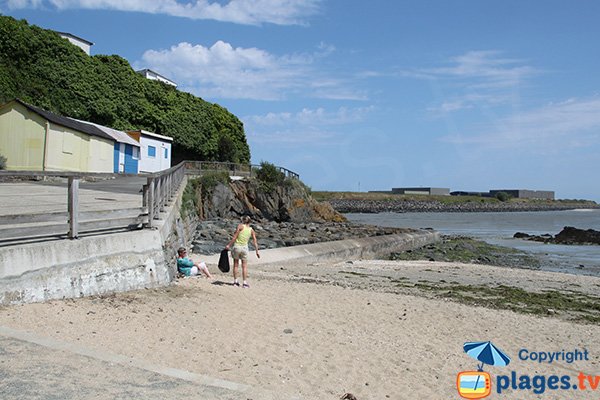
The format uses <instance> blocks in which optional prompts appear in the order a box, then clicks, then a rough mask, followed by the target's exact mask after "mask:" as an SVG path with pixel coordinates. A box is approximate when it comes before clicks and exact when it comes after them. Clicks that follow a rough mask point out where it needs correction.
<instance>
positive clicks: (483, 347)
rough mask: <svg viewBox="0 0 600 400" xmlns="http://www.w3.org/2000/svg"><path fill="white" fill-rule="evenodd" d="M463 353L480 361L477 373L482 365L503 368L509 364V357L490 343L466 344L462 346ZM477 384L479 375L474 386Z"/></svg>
mask: <svg viewBox="0 0 600 400" xmlns="http://www.w3.org/2000/svg"><path fill="white" fill-rule="evenodd" d="M463 349H464V350H465V353H467V354H468V355H470V356H471V357H473V358H474V359H476V360H477V361H481V365H478V366H477V371H483V364H488V365H496V366H501V367H504V366H506V365H508V364H509V363H510V357H508V356H507V355H506V354H504V353H503V352H502V350H500V349H499V348H497V347H496V346H494V345H493V344H492V342H489V341H488V342H467V343H465V344H464V345H463ZM478 383H479V375H478V376H477V380H476V381H475V386H474V387H477V384H478Z"/></svg>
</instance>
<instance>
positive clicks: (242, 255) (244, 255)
mask: <svg viewBox="0 0 600 400" xmlns="http://www.w3.org/2000/svg"><path fill="white" fill-rule="evenodd" d="M231 256H232V257H233V259H234V260H247V259H248V246H233V248H232V249H231Z"/></svg>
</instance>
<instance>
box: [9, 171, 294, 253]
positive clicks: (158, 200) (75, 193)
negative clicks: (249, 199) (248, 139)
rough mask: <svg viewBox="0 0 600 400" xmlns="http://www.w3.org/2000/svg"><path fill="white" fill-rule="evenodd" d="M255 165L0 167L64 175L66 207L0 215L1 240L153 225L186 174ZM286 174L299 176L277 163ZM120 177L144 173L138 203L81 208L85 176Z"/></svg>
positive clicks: (23, 175)
mask: <svg viewBox="0 0 600 400" xmlns="http://www.w3.org/2000/svg"><path fill="white" fill-rule="evenodd" d="M257 168H259V166H258V165H252V164H235V163H226V162H210V161H182V162H181V163H179V164H178V165H176V166H174V167H172V168H169V169H167V170H165V171H161V172H157V173H153V174H145V175H141V174H139V175H137V174H108V173H80V172H38V171H0V178H2V177H4V178H17V179H21V180H27V179H37V178H48V177H50V178H67V179H68V189H67V211H66V212H45V213H28V214H20V215H0V244H2V243H3V242H5V243H6V242H10V243H12V242H18V241H19V240H24V239H35V238H40V239H43V238H45V237H57V238H60V237H66V238H69V239H75V238H77V237H79V236H80V235H82V234H89V233H102V232H114V231H115V230H132V229H141V228H152V227H153V226H154V221H156V220H158V219H160V213H161V212H163V211H165V207H167V206H168V205H170V202H171V201H172V199H173V198H174V197H175V195H176V193H177V191H178V190H179V188H180V186H181V182H182V181H183V179H184V177H185V175H186V174H187V175H202V174H204V173H206V172H209V171H227V172H228V173H229V175H230V176H253V174H254V173H255V171H256V169H257ZM277 168H278V169H279V171H281V172H282V173H284V174H285V176H286V177H289V178H292V179H299V175H298V174H296V173H295V172H293V171H290V170H288V169H286V168H282V167H277ZM119 177H145V178H146V184H145V185H143V187H142V188H141V192H142V196H141V207H134V208H125V209H118V210H98V211H82V210H80V208H81V207H80V196H79V183H80V182H81V180H83V179H86V178H92V179H112V178H119Z"/></svg>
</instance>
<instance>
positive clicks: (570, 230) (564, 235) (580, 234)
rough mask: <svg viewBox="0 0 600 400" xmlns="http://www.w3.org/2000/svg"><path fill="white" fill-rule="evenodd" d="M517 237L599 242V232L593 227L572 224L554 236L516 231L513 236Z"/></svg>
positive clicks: (558, 242)
mask: <svg viewBox="0 0 600 400" xmlns="http://www.w3.org/2000/svg"><path fill="white" fill-rule="evenodd" d="M513 237H514V238H517V239H525V240H532V241H535V242H543V243H554V244H600V232H599V231H595V230H593V229H587V230H584V229H578V228H574V227H572V226H565V227H564V228H563V230H562V231H560V232H559V233H558V234H557V235H556V236H552V235H550V234H544V235H529V234H527V233H523V232H517V233H515V234H514V236H513Z"/></svg>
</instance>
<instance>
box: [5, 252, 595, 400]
mask: <svg viewBox="0 0 600 400" xmlns="http://www.w3.org/2000/svg"><path fill="white" fill-rule="evenodd" d="M209 267H210V268H211V272H212V273H213V275H214V279H213V280H208V279H204V278H197V277H193V278H185V279H180V280H178V281H177V282H176V283H174V284H173V285H171V286H169V287H165V288H159V289H147V290H140V291H135V292H129V293H122V294H115V295H108V296H101V297H90V298H82V299H76V300H64V301H52V302H49V303H45V304H27V305H19V306H11V307H3V308H0V325H2V326H7V327H11V328H14V329H20V330H26V331H30V332H35V333H37V334H39V335H45V336H49V337H53V338H56V339H60V340H63V341H67V342H72V343H77V344H79V345H84V346H88V347H91V348H94V349H97V350H98V351H102V350H106V351H110V352H113V353H117V354H122V355H126V356H130V357H135V358H136V359H143V360H147V361H148V362H152V363H155V364H159V365H163V366H169V367H173V368H179V369H184V370H188V371H191V372H194V373H198V374H204V375H209V376H212V377H216V378H220V379H224V380H228V381H233V382H238V383H243V384H247V385H251V386H252V387H255V388H260V389H264V390H267V391H270V392H272V393H277V396H276V397H277V398H280V399H285V398H292V397H297V398H302V399H339V398H340V396H342V395H343V394H344V393H347V392H349V393H352V394H354V395H355V396H356V398H357V399H358V400H367V399H373V400H375V399H449V398H459V397H458V394H457V391H456V376H457V373H458V372H460V371H464V370H475V369H476V366H477V361H476V360H474V359H472V358H470V357H469V356H468V355H467V354H465V353H464V352H463V349H462V347H463V344H464V343H465V342H468V341H487V340H491V341H492V342H493V343H494V344H495V345H497V346H498V347H499V348H501V349H502V350H504V351H505V352H506V353H507V354H508V355H509V356H510V357H511V358H512V362H511V364H510V365H509V366H506V367H491V366H486V367H485V370H486V371H488V372H490V373H491V374H492V377H493V379H492V382H493V383H492V384H493V387H492V389H493V393H492V395H491V397H490V398H507V399H534V398H544V399H597V398H598V396H599V395H600V394H599V393H600V387H599V388H598V389H599V391H597V392H594V391H591V390H585V391H584V390H577V391H574V390H569V391H567V390H549V389H548V390H546V392H545V393H544V394H543V395H537V394H534V393H533V391H532V390H529V391H525V390H516V391H515V390H507V391H505V392H503V393H502V395H498V394H496V393H495V391H496V387H495V386H496V381H495V380H494V379H495V378H494V377H495V376H497V375H499V374H506V375H510V373H511V372H512V371H515V372H516V373H517V374H518V375H530V376H531V377H533V376H534V375H545V376H550V375H559V376H562V375H569V376H571V383H577V375H578V374H579V372H583V373H585V374H588V375H600V326H599V325H598V324H586V323H581V322H574V321H570V320H569V319H570V318H571V317H572V316H571V315H566V314H564V313H560V312H553V311H552V310H549V311H548V313H549V314H550V315H548V316H546V315H542V316H538V315H524V314H521V313H516V312H513V311H509V310H498V309H493V308H489V307H484V305H485V306H489V305H490V304H484V303H485V302H482V304H481V306H474V305H466V304H462V303H459V302H456V301H450V300H448V299H443V298H439V297H438V296H437V294H438V291H436V290H427V289H423V288H422V287H420V286H418V285H417V286H414V283H418V282H421V283H422V284H424V283H426V284H428V285H430V286H435V285H439V284H456V283H460V284H463V285H482V284H503V285H507V286H514V287H521V288H523V289H526V290H528V291H534V292H539V293H542V292H543V291H544V290H547V289H552V290H561V291H572V290H576V291H577V292H580V293H582V294H591V295H594V294H597V293H599V292H600V278H593V277H583V276H575V275H567V274H559V273H548V272H540V271H531V270H520V269H508V268H500V267H489V266H482V265H471V264H453V263H435V262H418V261H376V260H371V261H352V262H342V263H323V264H312V265H271V266H258V267H254V268H253V267H252V262H251V263H250V271H251V279H250V284H251V288H250V289H240V288H236V287H233V286H232V285H231V284H230V283H231V277H230V276H229V275H225V274H221V273H220V272H218V271H217V269H216V266H214V265H209ZM452 282H455V283H452ZM521 349H527V350H528V351H530V352H531V351H536V352H542V351H543V352H554V351H562V350H566V351H572V350H574V349H580V350H582V349H587V350H588V352H589V360H580V361H576V362H573V363H567V362H565V361H560V362H554V363H552V364H547V363H546V364H540V363H537V362H534V361H530V360H528V361H523V360H520V359H519V357H518V354H519V351H520V350H521ZM242 397H243V398H244V399H245V398H246V397H245V396H242ZM242 397H240V398H242ZM253 400H258V398H256V397H253Z"/></svg>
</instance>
